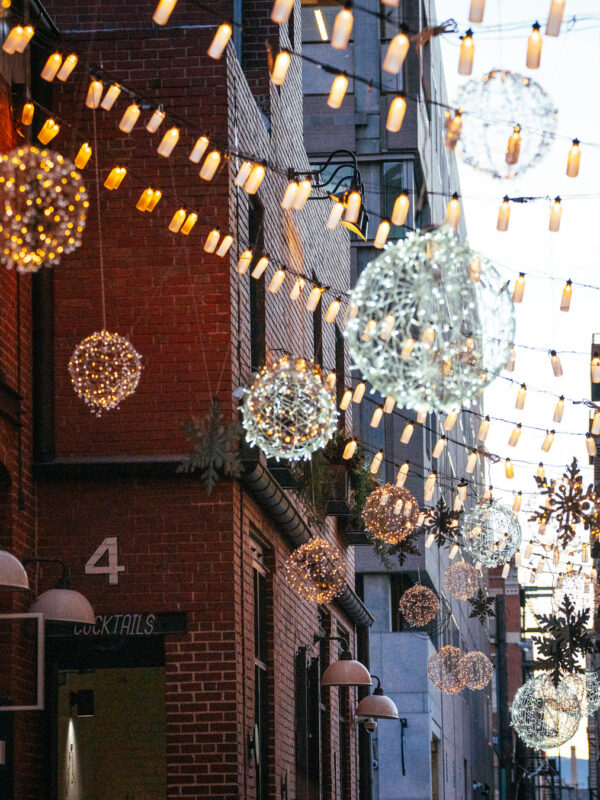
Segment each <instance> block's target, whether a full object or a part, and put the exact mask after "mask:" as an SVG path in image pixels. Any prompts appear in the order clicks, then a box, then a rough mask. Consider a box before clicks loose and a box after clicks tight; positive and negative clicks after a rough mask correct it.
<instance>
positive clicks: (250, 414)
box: [242, 356, 338, 461]
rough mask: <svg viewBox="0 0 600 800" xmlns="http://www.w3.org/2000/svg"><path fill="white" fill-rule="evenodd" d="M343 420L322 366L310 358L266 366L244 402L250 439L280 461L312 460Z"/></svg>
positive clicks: (286, 358) (284, 359) (247, 435)
mask: <svg viewBox="0 0 600 800" xmlns="http://www.w3.org/2000/svg"><path fill="white" fill-rule="evenodd" d="M337 417H338V412H337V409H336V407H335V400H334V398H333V396H332V394H331V392H330V391H329V390H328V389H327V387H326V385H325V383H324V381H323V376H322V374H321V369H320V367H318V366H317V365H316V364H314V363H313V362H312V361H307V360H306V359H304V358H298V359H290V358H288V357H287V356H284V357H283V358H282V359H280V361H278V362H277V363H276V364H275V365H274V366H272V367H267V366H264V367H263V368H262V369H261V370H260V372H259V373H258V375H257V376H256V378H255V380H254V383H253V384H252V386H250V388H249V389H248V391H247V392H246V397H245V399H244V402H243V403H242V422H243V425H244V429H245V431H246V439H247V440H248V442H249V443H250V444H251V445H253V446H258V447H260V449H261V450H262V451H263V452H264V453H265V454H266V455H267V456H269V457H270V458H276V459H277V460H279V459H280V458H287V459H289V460H290V461H299V460H300V459H310V457H311V456H312V454H313V453H314V452H315V451H316V450H319V449H320V448H321V447H323V446H324V445H325V444H327V442H328V441H329V440H330V439H331V437H332V436H333V435H334V433H335V431H336V425H337Z"/></svg>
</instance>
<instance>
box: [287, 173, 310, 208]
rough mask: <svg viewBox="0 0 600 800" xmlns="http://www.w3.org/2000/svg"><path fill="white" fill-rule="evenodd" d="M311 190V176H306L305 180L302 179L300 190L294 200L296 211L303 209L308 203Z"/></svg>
mask: <svg viewBox="0 0 600 800" xmlns="http://www.w3.org/2000/svg"><path fill="white" fill-rule="evenodd" d="M311 191H312V181H311V180H310V178H304V180H302V181H300V183H299V184H298V191H297V192H296V194H295V196H294V199H293V201H292V208H294V209H295V210H296V211H302V209H303V208H304V206H305V205H306V201H307V200H308V198H309V197H310V193H311Z"/></svg>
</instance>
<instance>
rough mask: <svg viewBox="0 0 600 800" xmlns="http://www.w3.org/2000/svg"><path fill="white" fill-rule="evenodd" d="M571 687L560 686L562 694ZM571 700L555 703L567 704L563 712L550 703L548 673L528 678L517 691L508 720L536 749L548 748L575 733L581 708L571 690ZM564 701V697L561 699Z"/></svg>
mask: <svg viewBox="0 0 600 800" xmlns="http://www.w3.org/2000/svg"><path fill="white" fill-rule="evenodd" d="M569 691H570V689H569V688H568V687H566V686H563V687H561V693H563V692H566V693H568V692H569ZM572 694H573V697H572V698H570V702H569V703H568V704H565V703H564V702H563V701H561V702H560V703H558V704H557V705H559V706H560V707H562V708H564V707H565V706H566V705H568V706H569V708H568V710H566V711H563V710H561V708H560V707H554V704H553V703H549V702H548V700H547V697H548V685H547V676H545V675H540V676H538V677H537V678H530V679H529V680H528V681H526V682H525V683H524V684H523V686H521V688H520V689H519V690H518V691H517V693H516V695H515V698H514V700H513V703H512V707H511V722H512V726H513V728H514V729H515V730H516V732H517V734H518V735H519V736H520V738H521V739H522V740H523V741H524V742H525V744H527V745H528V746H529V747H533V748H534V749H536V750H548V749H550V748H551V747H559V746H560V745H561V744H564V743H565V742H568V741H569V739H570V738H571V737H572V736H574V735H575V733H576V732H577V728H578V727H579V721H580V719H581V708H580V706H579V703H578V701H577V697H576V695H575V693H574V692H573V693H572ZM563 700H564V698H563Z"/></svg>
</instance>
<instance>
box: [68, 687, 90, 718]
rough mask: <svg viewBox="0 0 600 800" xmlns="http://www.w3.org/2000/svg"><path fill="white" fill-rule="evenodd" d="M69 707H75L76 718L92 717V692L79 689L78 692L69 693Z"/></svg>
mask: <svg viewBox="0 0 600 800" xmlns="http://www.w3.org/2000/svg"><path fill="white" fill-rule="evenodd" d="M69 705H70V706H71V708H73V706H76V707H77V716H78V717H93V716H94V692H93V691H92V690H91V689H80V690H79V691H78V692H69Z"/></svg>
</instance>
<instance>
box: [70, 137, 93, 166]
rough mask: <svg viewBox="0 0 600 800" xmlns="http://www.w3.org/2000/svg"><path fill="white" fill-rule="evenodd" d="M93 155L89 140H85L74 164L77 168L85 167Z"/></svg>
mask: <svg viewBox="0 0 600 800" xmlns="http://www.w3.org/2000/svg"><path fill="white" fill-rule="evenodd" d="M91 155H92V148H91V147H90V146H89V144H88V143H87V142H84V143H83V144H82V145H81V147H80V148H79V150H78V152H77V155H76V156H75V160H74V164H75V166H76V167H77V169H84V168H85V166H86V164H87V163H88V161H89V160H90V157H91Z"/></svg>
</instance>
